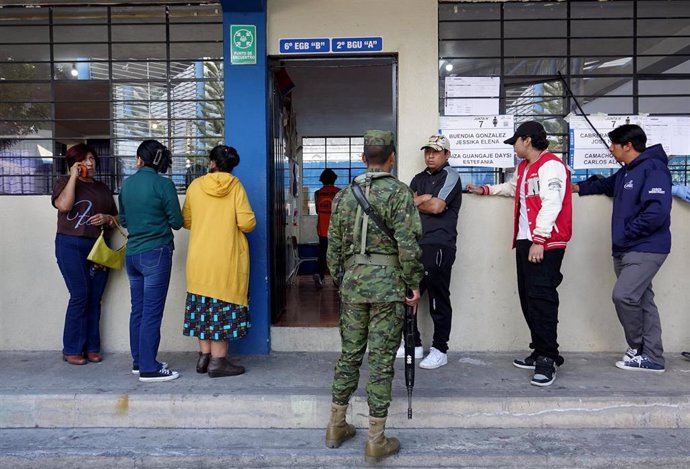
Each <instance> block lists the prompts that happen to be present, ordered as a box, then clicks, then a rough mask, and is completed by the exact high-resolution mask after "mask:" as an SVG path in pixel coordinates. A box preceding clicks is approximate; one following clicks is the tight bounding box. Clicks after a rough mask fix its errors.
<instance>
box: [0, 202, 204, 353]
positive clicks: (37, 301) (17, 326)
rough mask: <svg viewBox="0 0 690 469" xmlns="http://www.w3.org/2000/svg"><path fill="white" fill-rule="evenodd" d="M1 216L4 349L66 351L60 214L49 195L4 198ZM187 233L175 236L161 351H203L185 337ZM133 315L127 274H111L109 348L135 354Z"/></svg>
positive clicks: (105, 320) (0, 334) (105, 315)
mask: <svg viewBox="0 0 690 469" xmlns="http://www.w3.org/2000/svg"><path fill="white" fill-rule="evenodd" d="M180 203H182V198H180ZM0 217H1V218H2V219H3V220H5V221H4V223H3V229H2V230H0V246H2V248H3V253H2V258H1V260H0V350H61V349H62V328H63V322H64V319H65V309H66V307H67V300H68V299H69V295H68V293H67V288H66V287H65V282H64V280H63V279H62V275H61V274H60V270H59V269H58V266H57V262H56V260H55V229H56V226H57V212H56V210H55V209H54V208H53V206H52V205H51V204H50V197H49V196H27V197H14V196H2V197H0ZM187 234H188V233H187V231H186V230H181V231H179V232H176V236H175V246H176V249H175V252H174V254H173V262H174V264H173V272H172V280H171V282H170V291H169V293H168V300H167V304H166V308H165V313H164V316H163V326H162V329H161V333H162V340H161V350H170V351H185V350H195V349H196V347H197V344H196V339H191V338H189V337H183V336H182V321H183V319H184V302H185V298H186V290H185V270H184V269H185V265H184V263H185V258H186V256H187ZM129 311H130V309H129V284H128V282H127V274H126V273H125V272H124V270H122V271H111V276H110V279H109V280H108V286H107V288H106V291H105V294H104V296H103V312H102V319H101V332H102V346H103V350H105V351H128V350H129Z"/></svg>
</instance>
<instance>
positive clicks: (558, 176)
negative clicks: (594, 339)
mask: <svg viewBox="0 0 690 469" xmlns="http://www.w3.org/2000/svg"><path fill="white" fill-rule="evenodd" d="M504 143H506V144H508V145H513V148H514V149H515V154H516V155H517V157H518V158H520V159H521V160H522V161H521V162H520V164H518V166H517V168H516V170H515V173H514V174H513V177H512V178H511V180H510V181H509V182H506V183H503V184H496V185H486V186H482V187H478V186H473V185H471V184H468V185H467V189H468V190H469V191H470V192H471V193H474V194H480V195H503V196H508V197H514V198H515V208H514V222H513V224H514V229H513V248H515V260H516V264H517V286H518V295H519V296H520V306H521V307H522V314H523V315H524V317H525V321H526V322H527V326H528V327H529V331H530V336H531V343H530V345H529V346H530V348H531V349H533V351H532V353H531V354H530V355H529V356H528V357H527V358H525V359H524V360H523V359H516V360H514V361H513V365H515V366H516V367H518V368H525V369H533V370H534V375H533V376H532V380H531V381H530V383H531V384H533V385H535V386H549V385H551V384H552V383H553V382H554V380H555V379H556V366H560V365H562V364H563V357H561V356H560V354H559V353H558V342H557V335H558V330H557V326H558V305H559V299H558V290H557V288H558V286H559V285H560V284H561V281H562V280H563V275H562V274H561V263H562V262H563V256H564V255H565V248H566V245H567V243H568V241H569V240H570V236H571V233H572V195H571V187H570V173H569V171H568V169H567V167H566V165H565V164H564V163H563V161H561V159H560V158H558V157H557V156H556V155H554V154H553V153H550V152H548V151H547V148H548V146H549V141H548V140H547V138H546V131H545V130H544V127H543V126H542V125H541V124H540V123H539V122H536V121H528V122H524V123H522V124H520V125H519V126H518V128H517V129H516V130H515V134H514V135H513V136H512V137H511V138H509V139H508V140H506V141H505V142H504Z"/></svg>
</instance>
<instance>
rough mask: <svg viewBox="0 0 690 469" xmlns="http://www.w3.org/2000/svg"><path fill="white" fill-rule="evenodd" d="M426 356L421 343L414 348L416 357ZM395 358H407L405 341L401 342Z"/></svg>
mask: <svg viewBox="0 0 690 469" xmlns="http://www.w3.org/2000/svg"><path fill="white" fill-rule="evenodd" d="M423 356H424V347H422V346H421V345H420V346H419V347H415V348H414V357H415V358H422V357H423ZM395 358H405V342H403V343H402V344H400V347H399V348H398V352H397V353H396V354H395Z"/></svg>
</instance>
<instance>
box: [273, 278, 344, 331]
mask: <svg viewBox="0 0 690 469" xmlns="http://www.w3.org/2000/svg"><path fill="white" fill-rule="evenodd" d="M339 311H340V299H339V298H338V290H337V289H336V288H335V285H333V281H332V280H331V277H330V276H326V281H325V282H324V286H323V288H322V289H317V288H316V285H314V279H313V278H312V276H311V275H300V276H298V277H297V278H296V279H295V281H294V284H293V285H292V286H291V287H290V289H289V290H288V292H287V305H286V307H285V313H283V315H282V316H281V317H280V318H278V321H277V322H276V323H275V324H273V325H274V326H284V327H337V326H338V322H339V320H340V312H339Z"/></svg>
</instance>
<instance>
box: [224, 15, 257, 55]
mask: <svg viewBox="0 0 690 469" xmlns="http://www.w3.org/2000/svg"><path fill="white" fill-rule="evenodd" d="M230 64H232V65H255V64H256V25H253V24H231V25H230Z"/></svg>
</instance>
